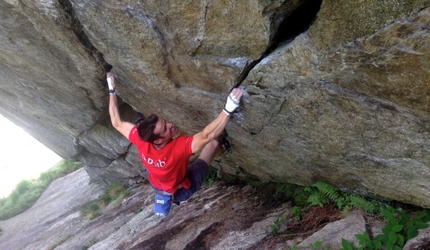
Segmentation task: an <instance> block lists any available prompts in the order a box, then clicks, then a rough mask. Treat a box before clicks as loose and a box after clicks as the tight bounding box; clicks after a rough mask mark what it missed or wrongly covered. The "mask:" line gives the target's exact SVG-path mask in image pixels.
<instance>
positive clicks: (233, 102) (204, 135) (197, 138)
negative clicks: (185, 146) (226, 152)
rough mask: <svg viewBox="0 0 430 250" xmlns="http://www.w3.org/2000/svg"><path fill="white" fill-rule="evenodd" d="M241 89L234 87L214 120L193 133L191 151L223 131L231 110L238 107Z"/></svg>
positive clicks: (241, 93)
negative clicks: (201, 129)
mask: <svg viewBox="0 0 430 250" xmlns="http://www.w3.org/2000/svg"><path fill="white" fill-rule="evenodd" d="M242 95H243V90H242V89H239V88H235V89H233V90H232V91H231V93H230V94H229V96H228V98H227V103H226V105H225V108H224V110H223V111H221V113H220V114H219V115H218V117H217V118H215V120H213V121H212V122H211V123H209V125H207V126H206V127H205V128H204V129H203V131H201V132H199V133H197V134H195V135H194V139H193V142H192V145H191V150H192V151H193V153H195V152H197V151H199V150H200V149H202V148H203V147H204V146H205V145H206V144H207V143H208V142H210V141H212V140H214V139H216V138H217V137H218V136H220V135H221V133H222V132H223V131H224V129H225V126H226V125H227V122H228V120H229V119H230V115H231V114H232V113H233V111H234V110H235V109H236V108H237V107H239V103H240V98H242Z"/></svg>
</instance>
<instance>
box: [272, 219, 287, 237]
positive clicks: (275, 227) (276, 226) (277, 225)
mask: <svg viewBox="0 0 430 250" xmlns="http://www.w3.org/2000/svg"><path fill="white" fill-rule="evenodd" d="M286 224H287V222H286V221H285V219H284V216H283V215H282V214H278V218H276V220H275V222H274V224H272V225H270V229H271V230H272V232H273V233H275V234H276V233H277V232H278V230H279V229H280V227H281V226H282V225H286Z"/></svg>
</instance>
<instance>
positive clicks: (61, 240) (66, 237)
mask: <svg viewBox="0 0 430 250" xmlns="http://www.w3.org/2000/svg"><path fill="white" fill-rule="evenodd" d="M72 237H73V236H72V235H67V236H65V237H63V238H62V239H60V240H59V241H58V242H57V243H55V244H54V245H53V246H51V247H49V248H48V250H54V249H55V248H56V247H58V246H60V245H61V244H63V243H64V242H66V241H68V240H69V239H70V238H72Z"/></svg>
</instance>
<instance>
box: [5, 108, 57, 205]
mask: <svg viewBox="0 0 430 250" xmlns="http://www.w3.org/2000/svg"><path fill="white" fill-rule="evenodd" d="M0 128H1V129H0V138H1V140H0V152H1V153H0V155H1V157H0V198H2V197H7V196H8V195H9V194H10V193H11V192H12V190H13V189H14V188H15V186H16V184H18V183H19V182H20V181H21V180H24V179H26V180H30V179H37V178H38V177H39V175H40V173H42V172H44V171H46V170H48V169H50V168H51V167H53V166H55V165H56V164H57V163H58V162H59V161H60V160H61V157H60V156H58V155H57V154H55V153H54V152H52V151H51V150H50V149H48V148H47V147H45V146H44V145H43V144H42V143H40V142H39V141H37V140H36V139H34V138H33V137H31V136H30V135H29V134H27V133H26V132H25V131H24V130H23V129H22V128H20V127H18V126H16V125H15V124H13V123H12V122H10V121H9V120H8V119H6V118H4V117H3V116H1V115H0Z"/></svg>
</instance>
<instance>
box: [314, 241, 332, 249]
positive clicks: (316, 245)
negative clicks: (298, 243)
mask: <svg viewBox="0 0 430 250" xmlns="http://www.w3.org/2000/svg"><path fill="white" fill-rule="evenodd" d="M309 247H310V248H311V250H319V249H323V250H330V247H324V246H323V243H322V242H321V241H317V242H315V243H313V244H312V243H311V244H310V245H309Z"/></svg>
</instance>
